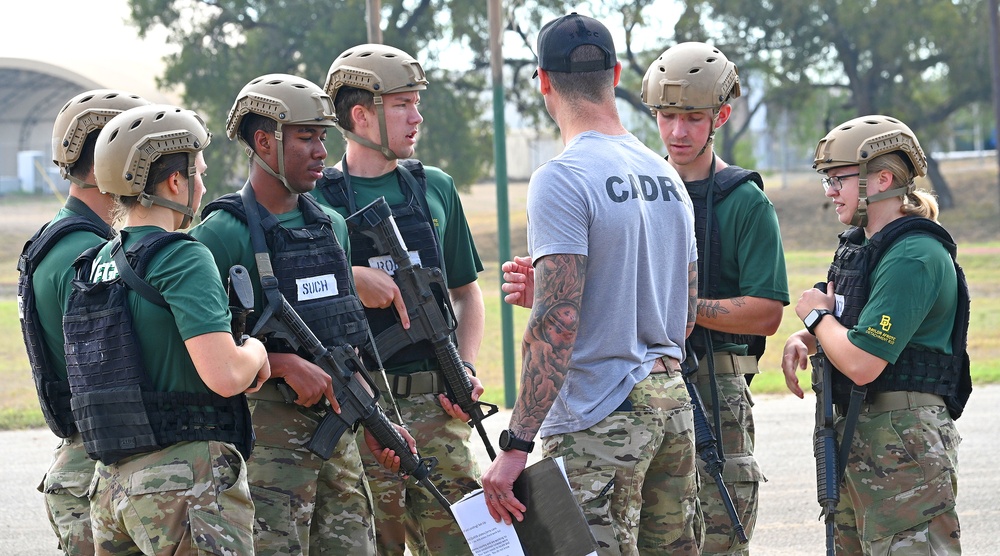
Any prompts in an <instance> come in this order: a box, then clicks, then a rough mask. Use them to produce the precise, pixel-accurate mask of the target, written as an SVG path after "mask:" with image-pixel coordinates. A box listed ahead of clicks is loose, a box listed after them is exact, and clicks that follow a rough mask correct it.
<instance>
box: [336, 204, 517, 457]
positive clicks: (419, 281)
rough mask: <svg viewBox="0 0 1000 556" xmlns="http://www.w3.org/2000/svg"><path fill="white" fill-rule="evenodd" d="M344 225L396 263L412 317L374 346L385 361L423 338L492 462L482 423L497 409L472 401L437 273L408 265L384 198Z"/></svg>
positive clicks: (493, 454) (451, 316)
mask: <svg viewBox="0 0 1000 556" xmlns="http://www.w3.org/2000/svg"><path fill="white" fill-rule="evenodd" d="M347 225H348V227H349V228H351V230H352V231H357V232H360V233H361V234H364V235H365V236H367V237H369V238H371V240H372V241H373V242H374V243H375V250H376V251H377V252H379V253H388V254H389V256H390V257H392V260H393V262H394V263H395V264H396V271H395V273H394V274H393V281H394V282H395V283H396V286H397V287H399V292H400V294H401V295H402V296H403V302H404V303H405V304H406V310H407V313H408V314H409V316H410V328H409V329H404V328H403V326H402V325H401V324H398V323H397V324H396V325H394V326H392V327H390V328H388V329H386V330H384V331H382V332H381V333H380V334H379V335H378V336H377V337H376V338H375V345H376V346H377V348H378V351H379V353H380V355H381V356H382V357H383V358H384V359H386V360H387V359H389V358H390V357H392V356H393V355H394V354H395V353H396V352H398V351H399V350H401V349H403V348H405V347H407V346H410V345H413V344H415V343H417V342H420V341H423V340H427V341H429V342H430V343H431V345H432V346H434V354H435V355H436V356H437V360H438V364H440V365H441V371H442V373H443V374H444V379H445V382H446V383H447V385H448V392H449V396H448V397H449V398H451V399H452V401H454V402H455V403H457V404H458V406H459V407H461V408H462V411H464V412H466V413H468V414H469V415H470V416H471V418H470V419H469V426H470V427H475V428H476V430H477V431H479V436H480V437H482V439H483V443H484V444H485V445H486V451H487V453H489V455H490V459H491V460H494V459H496V457H497V456H496V451H495V450H494V449H493V445H492V444H490V440H489V436H488V435H487V434H486V429H485V428H483V419H485V418H486V417H489V416H490V415H493V414H494V413H496V412H497V406H496V405H493V404H489V403H486V402H482V401H473V399H472V382H471V381H470V380H469V375H468V373H466V371H465V365H464V364H463V363H462V359H461V357H459V355H458V348H456V347H455V343H454V342H452V340H451V334H452V332H454V331H455V327H454V326H452V325H451V324H450V323H452V322H455V321H456V319H455V312H454V309H453V308H452V306H451V302H450V301H449V300H448V289H447V288H446V286H445V281H444V276H443V275H442V273H441V269H439V268H421V267H420V266H417V265H414V264H413V263H412V262H411V261H410V255H409V253H407V251H406V244H405V243H404V242H403V238H402V236H401V235H400V234H399V230H398V229H397V228H396V222H395V220H393V218H392V211H391V210H390V209H389V205H388V204H387V203H386V202H385V198H384V197H379V198H378V199H375V201H373V202H372V203H370V204H369V205H368V206H366V207H364V208H362V209H361V210H359V211H358V212H356V213H354V214H352V215H351V216H349V217H348V218H347ZM434 288H439V290H438V291H440V292H442V293H443V297H444V303H443V305H444V306H442V304H441V303H438V300H437V298H436V297H435V296H434ZM483 407H486V408H487V412H486V413H483V409H482V408H483Z"/></svg>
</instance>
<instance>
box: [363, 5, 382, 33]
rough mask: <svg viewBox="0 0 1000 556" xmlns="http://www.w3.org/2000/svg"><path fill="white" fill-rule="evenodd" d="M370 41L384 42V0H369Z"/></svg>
mask: <svg viewBox="0 0 1000 556" xmlns="http://www.w3.org/2000/svg"><path fill="white" fill-rule="evenodd" d="M365 11H366V12H367V14H366V15H367V17H366V18H365V19H366V20H367V21H368V42H369V43H371V44H382V0H367V2H366V4H365Z"/></svg>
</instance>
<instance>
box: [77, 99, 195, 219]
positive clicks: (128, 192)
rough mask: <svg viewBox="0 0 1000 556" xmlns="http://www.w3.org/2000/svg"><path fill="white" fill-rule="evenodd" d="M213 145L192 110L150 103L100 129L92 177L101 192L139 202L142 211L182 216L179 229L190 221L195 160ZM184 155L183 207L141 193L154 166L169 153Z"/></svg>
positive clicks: (128, 112) (192, 208) (124, 114)
mask: <svg viewBox="0 0 1000 556" xmlns="http://www.w3.org/2000/svg"><path fill="white" fill-rule="evenodd" d="M211 141H212V134H211V133H209V131H208V127H206V126H205V121H204V120H203V119H202V118H201V116H199V115H198V114H196V113H195V112H192V111H191V110H185V109H183V108H180V107H177V106H170V105H166V104H151V105H148V106H141V107H138V108H132V109H130V110H126V111H125V112H122V113H121V114H119V115H117V116H115V117H114V118H112V119H111V121H109V122H108V123H107V124H106V125H105V126H104V129H102V130H101V133H100V135H98V137H97V145H96V147H95V148H94V173H95V175H96V176H97V187H98V188H99V189H100V190H101V192H102V193H112V194H114V195H119V196H124V197H139V203H140V204H141V205H142V206H144V207H150V206H152V205H160V206H163V207H167V208H169V209H172V210H175V211H177V212H179V213H181V214H183V215H184V220H183V221H182V222H181V225H180V227H181V228H186V227H187V226H188V224H190V223H191V219H192V218H193V217H194V207H193V206H192V204H193V202H194V189H195V188H194V176H195V173H196V169H195V158H196V156H197V154H198V153H199V152H201V151H202V150H204V149H205V147H207V146H208V144H209V143H210V142H211ZM175 153H186V154H187V160H188V163H187V168H188V170H187V177H188V202H187V205H186V206H185V205H182V204H180V203H176V202H174V201H170V200H168V199H164V198H162V197H159V196H156V195H150V194H149V193H145V192H144V191H143V190H144V189H145V188H146V185H147V183H146V182H147V181H148V179H149V170H150V168H151V167H152V165H153V163H154V162H155V161H156V160H157V159H159V158H161V157H163V156H165V155H169V154H175Z"/></svg>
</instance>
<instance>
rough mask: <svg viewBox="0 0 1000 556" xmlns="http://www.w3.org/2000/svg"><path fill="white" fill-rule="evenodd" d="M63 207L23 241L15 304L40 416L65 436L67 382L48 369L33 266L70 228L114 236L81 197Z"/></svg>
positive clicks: (68, 430) (69, 431)
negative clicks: (64, 210)
mask: <svg viewBox="0 0 1000 556" xmlns="http://www.w3.org/2000/svg"><path fill="white" fill-rule="evenodd" d="M66 208H68V209H69V210H71V211H73V212H75V213H76V215H73V216H67V217H66V218H63V219H61V220H57V221H56V222H51V223H49V224H46V225H45V226H42V228H41V229H39V230H38V231H37V232H35V235H34V236H32V237H31V239H29V240H28V242H27V243H25V244H24V249H23V250H22V251H21V256H20V257H19V258H18V261H17V270H18V272H20V275H19V276H18V279H17V307H18V315H19V316H20V318H21V334H22V335H23V336H24V347H25V349H26V350H27V352H28V363H29V364H30V365H31V377H32V379H34V382H35V391H36V392H37V393H38V402H39V404H40V405H41V407H42V416H43V417H44V418H45V423H46V424H47V425H48V426H49V429H51V430H52V432H53V433H54V434H55V435H56V436H58V437H60V438H69V437H70V436H73V434H74V433H75V432H76V425H75V424H74V423H73V412H72V409H71V408H70V403H69V399H70V398H69V382H68V381H67V380H66V379H63V378H59V376H58V375H57V374H56V373H55V371H54V370H53V369H52V362H51V361H49V356H48V350H47V348H46V346H45V336H44V334H43V332H42V325H41V323H40V322H39V317H38V308H37V307H36V299H35V290H34V286H33V284H32V278H33V277H34V273H35V269H36V268H38V265H39V264H41V263H42V260H43V259H45V256H46V255H47V254H48V253H49V251H50V250H51V249H52V248H53V247H55V245H56V244H57V243H59V241H60V240H62V239H63V238H64V237H66V236H67V235H69V234H71V233H73V232H80V231H82V232H89V233H91V234H94V236H95V243H98V242H100V240H98V238H102V239H103V240H108V239H111V238H112V237H114V234H115V231H114V229H112V228H111V226H109V225H108V224H107V223H105V222H104V221H103V220H101V218H100V217H99V216H97V214H95V213H94V211H92V210H90V207H88V206H87V205H86V204H84V203H83V201H81V200H79V199H77V198H76V197H69V198H68V199H66ZM62 301H63V300H61V299H43V300H42V303H60V304H61V303H62Z"/></svg>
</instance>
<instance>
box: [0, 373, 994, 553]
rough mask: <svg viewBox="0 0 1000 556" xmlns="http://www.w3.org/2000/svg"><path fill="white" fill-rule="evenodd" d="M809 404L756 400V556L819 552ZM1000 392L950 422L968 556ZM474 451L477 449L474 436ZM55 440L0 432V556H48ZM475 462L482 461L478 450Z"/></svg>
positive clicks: (989, 480)
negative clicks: (48, 477)
mask: <svg viewBox="0 0 1000 556" xmlns="http://www.w3.org/2000/svg"><path fill="white" fill-rule="evenodd" d="M814 407H815V404H814V398H812V397H811V396H807V397H806V399H805V400H799V399H798V398H795V397H793V396H774V395H772V396H759V397H758V398H757V399H756V407H755V409H754V414H755V416H756V419H757V456H758V458H759V460H760V465H761V467H762V468H763V470H764V474H765V475H766V476H767V478H768V481H767V482H766V483H764V484H763V485H762V486H761V508H760V515H759V517H758V519H757V529H756V532H755V533H754V538H753V541H752V544H751V547H752V552H753V554H754V555H756V556H783V555H789V556H791V555H795V556H802V555H812V554H820V555H821V554H823V553H824V534H825V530H824V528H823V524H822V523H821V522H819V521H818V519H817V518H818V516H819V505H818V504H817V502H816V480H815V464H814V460H813V455H812V440H811V435H812V427H813V412H814ZM509 416H510V413H509V412H501V413H500V414H498V415H494V416H492V417H490V418H488V419H487V420H486V421H485V422H484V423H485V425H486V428H487V430H488V432H489V434H490V438H491V439H493V441H494V445H495V442H496V438H497V437H498V436H499V431H500V430H502V429H504V428H506V426H507V421H508V419H509ZM996 423H1000V385H995V386H983V387H978V388H976V390H975V391H974V392H973V395H972V399H971V400H970V402H969V406H968V407H967V408H966V412H965V415H964V416H963V417H962V418H961V419H960V420H959V421H958V428H959V432H960V433H961V434H962V437H963V442H962V445H961V448H960V467H959V473H960V478H959V493H958V510H959V515H960V519H961V523H962V547H963V549H964V553H965V554H968V555H972V556H978V555H982V556H992V555H994V554H998V553H1000V549H998V548H997V545H998V543H997V542H996V541H994V540H993V539H994V537H995V535H996V534H995V533H991V531H996V530H997V527H996V524H997V523H1000V473H998V472H997V469H996V464H995V463H994V462H995V460H994V459H993V458H992V457H991V456H990V451H989V449H990V448H991V447H992V446H994V445H995V444H997V440H998V434H997V430H996ZM474 439H475V442H476V445H478V446H481V443H480V441H479V440H478V437H474ZM54 445H55V437H53V436H52V434H51V433H50V432H49V431H48V430H47V429H35V430H27V431H10V432H0V446H2V447H3V448H2V450H3V452H4V453H5V454H7V455H6V456H4V459H3V464H2V469H3V473H2V488H0V555H18V556H21V555H32V556H35V555H38V556H50V555H51V556H56V555H58V554H59V551H57V550H56V543H55V537H54V535H53V533H52V531H51V529H50V528H49V525H48V521H47V519H46V517H45V510H44V505H43V502H42V495H41V494H39V493H38V492H37V491H36V490H35V486H36V485H37V484H38V482H39V480H40V479H41V477H42V474H43V473H44V472H45V470H46V468H47V467H48V464H49V458H50V457H51V449H52V447H53V446H54ZM479 460H480V462H482V463H483V464H484V465H485V464H487V463H488V461H489V459H488V457H487V455H486V450H485V449H481V450H480V454H479Z"/></svg>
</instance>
